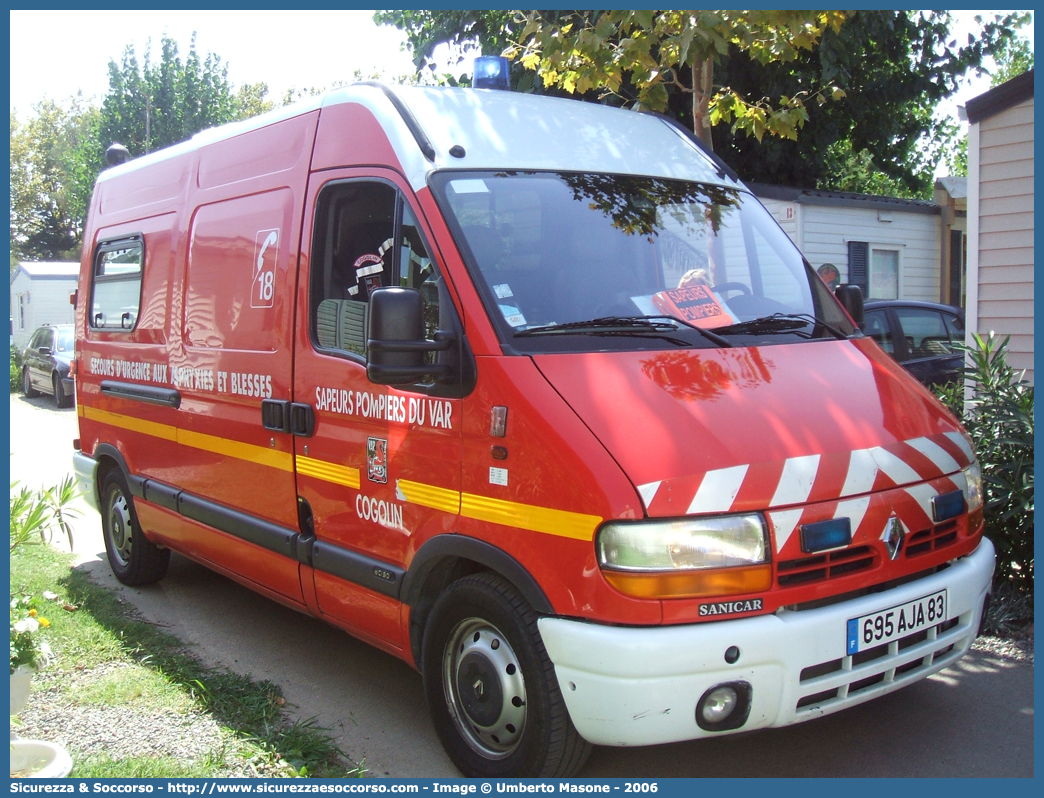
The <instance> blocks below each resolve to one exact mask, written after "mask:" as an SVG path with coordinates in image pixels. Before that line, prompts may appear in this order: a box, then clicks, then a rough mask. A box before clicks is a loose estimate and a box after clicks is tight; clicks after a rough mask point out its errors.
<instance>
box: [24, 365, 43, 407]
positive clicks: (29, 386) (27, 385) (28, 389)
mask: <svg viewBox="0 0 1044 798" xmlns="http://www.w3.org/2000/svg"><path fill="white" fill-rule="evenodd" d="M22 393H23V394H25V395H26V396H27V397H29V398H30V399H32V398H33V397H35V396H39V395H40V392H39V391H38V390H36V388H34V387H33V381H32V380H31V379H30V378H29V368H28V367H26V368H23V369H22Z"/></svg>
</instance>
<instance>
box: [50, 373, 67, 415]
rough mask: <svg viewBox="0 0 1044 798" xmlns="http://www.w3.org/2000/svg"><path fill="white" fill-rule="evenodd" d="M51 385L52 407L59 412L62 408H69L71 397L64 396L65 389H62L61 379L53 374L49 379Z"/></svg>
mask: <svg viewBox="0 0 1044 798" xmlns="http://www.w3.org/2000/svg"><path fill="white" fill-rule="evenodd" d="M51 385H52V386H54V406H55V407H57V408H58V409H59V410H60V409H62V408H63V407H69V405H71V404H72V401H71V399H72V397H71V396H68V395H66V393H65V388H63V387H62V378H61V377H60V376H59V375H57V374H55V375H54V376H53V377H52V378H51Z"/></svg>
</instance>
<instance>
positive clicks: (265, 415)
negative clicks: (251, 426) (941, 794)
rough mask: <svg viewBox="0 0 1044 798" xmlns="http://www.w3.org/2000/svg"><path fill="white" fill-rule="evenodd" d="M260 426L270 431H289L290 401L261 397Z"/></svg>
mask: <svg viewBox="0 0 1044 798" xmlns="http://www.w3.org/2000/svg"><path fill="white" fill-rule="evenodd" d="M261 426H262V427H264V428H265V429H268V430H272V432H289V431H290V403H289V402H288V401H286V400H285V399H262V400H261Z"/></svg>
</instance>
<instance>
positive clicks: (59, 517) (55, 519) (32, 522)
mask: <svg viewBox="0 0 1044 798" xmlns="http://www.w3.org/2000/svg"><path fill="white" fill-rule="evenodd" d="M17 486H18V482H17V481H16V482H12V483H11V513H10V518H11V549H15V548H16V547H18V546H21V545H24V544H26V543H30V542H32V541H33V540H35V539H36V536H37V535H39V536H40V540H41V542H43V543H50V542H51V541H52V540H53V539H54V533H55V532H56V531H57V532H61V533H62V534H63V535H65V538H66V540H68V542H69V551H72V548H73V535H72V525H71V523H70V521H71V520H72V519H75V518H76V517H77V516H78V515H79V512H78V511H77V510H75V509H73V508H72V506H71V505H72V502H73V500H74V499H75V498H76V497H77V496H79V495H80V494H79V490H78V488H77V485H76V479H75V478H74V477H72V476H67V477H66V478H65V479H63V480H62V481H61V482H60V483H59V484H57V485H52V486H51V487H49V488H40V489H39V490H30V489H29V488H27V487H25V486H22V487H21V489H20V490H18V492H17V493H16V492H15V488H16V487H17Z"/></svg>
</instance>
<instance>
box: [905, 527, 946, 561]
mask: <svg viewBox="0 0 1044 798" xmlns="http://www.w3.org/2000/svg"><path fill="white" fill-rule="evenodd" d="M956 542H957V521H956V520H953V521H947V522H945V523H942V524H939V525H938V526H935V527H932V528H931V529H922V530H921V531H920V532H914V533H913V534H912V535H910V539H909V540H908V541H906V556H907V557H919V556H920V555H922V554H930V553H931V552H933V551H938V550H939V549H941V548H944V547H946V546H949V545H950V544H952V543H956Z"/></svg>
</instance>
